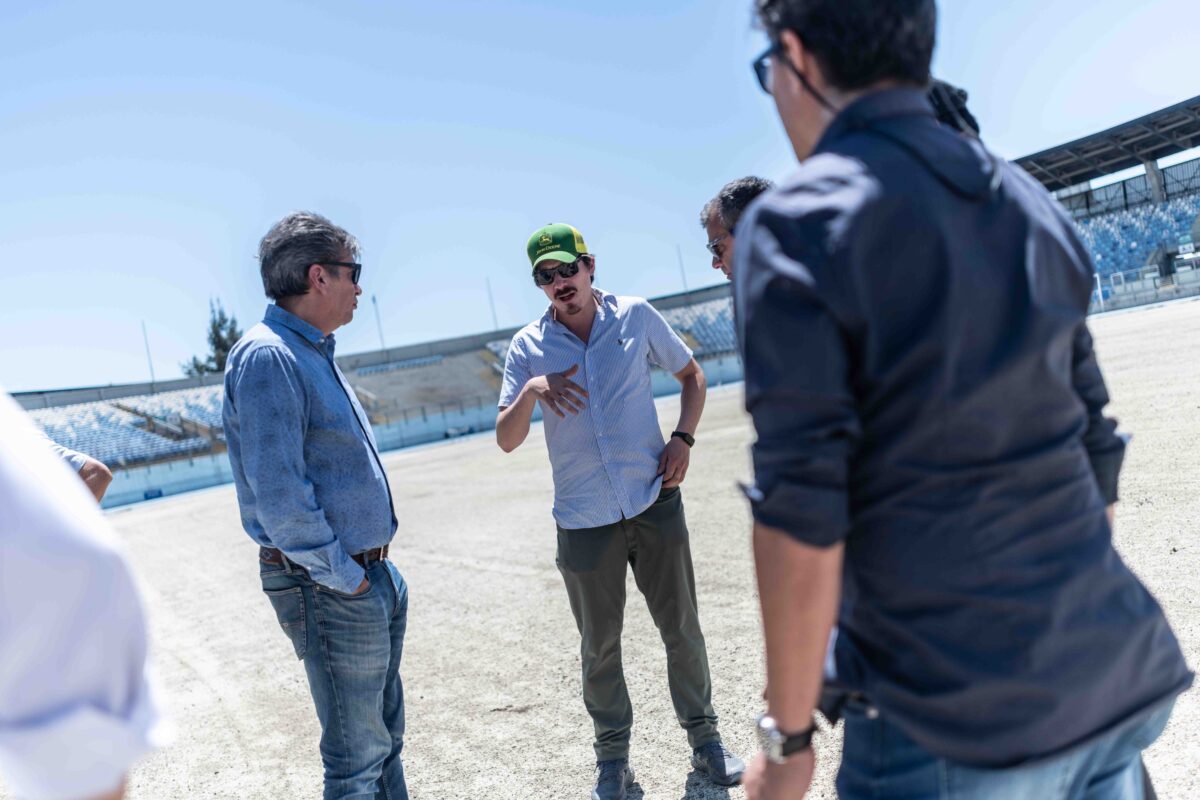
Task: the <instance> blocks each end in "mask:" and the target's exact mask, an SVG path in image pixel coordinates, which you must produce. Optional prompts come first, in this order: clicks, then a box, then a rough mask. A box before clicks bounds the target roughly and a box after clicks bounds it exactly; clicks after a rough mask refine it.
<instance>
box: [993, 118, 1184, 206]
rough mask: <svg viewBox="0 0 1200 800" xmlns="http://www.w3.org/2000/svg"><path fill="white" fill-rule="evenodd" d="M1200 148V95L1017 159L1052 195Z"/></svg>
mask: <svg viewBox="0 0 1200 800" xmlns="http://www.w3.org/2000/svg"><path fill="white" fill-rule="evenodd" d="M1193 147H1200V96H1197V97H1193V98H1192V99H1191V100H1184V101H1183V102H1182V103H1176V104H1175V105H1173V106H1169V107H1167V108H1164V109H1162V110H1161V111H1155V112H1154V113H1152V114H1147V115H1146V116H1144V117H1139V118H1138V119H1135V120H1132V121H1130V122H1125V123H1122V124H1120V125H1117V126H1116V127H1114V128H1109V129H1108V130H1106V131H1102V132H1100V133H1093V134H1092V135H1091V136H1085V137H1083V138H1082V139H1076V140H1075V141H1073V142H1068V143H1067V144H1061V145H1059V146H1057V147H1051V148H1050V149H1049V150H1043V151H1042V152H1040V153H1034V154H1033V155H1030V156H1025V157H1024V158H1019V159H1017V164H1019V165H1020V166H1021V167H1022V168H1024V170H1025V171H1026V172H1028V173H1029V174H1030V175H1032V176H1033V177H1035V178H1037V179H1038V180H1039V181H1041V182H1042V185H1044V186H1045V187H1046V188H1047V189H1049V190H1050V191H1052V192H1053V191H1057V190H1058V189H1067V188H1070V187H1072V186H1076V185H1078V184H1081V183H1084V182H1085V181H1090V180H1093V179H1094V178H1103V177H1104V176H1106V175H1111V174H1113V173H1114V172H1120V171H1121V170H1123V169H1128V168H1130V167H1137V166H1141V165H1142V164H1144V163H1145V162H1147V161H1156V160H1157V159H1160V158H1165V157H1166V156H1169V155H1174V154H1175V153H1179V152H1182V151H1184V150H1190V149H1191V148H1193Z"/></svg>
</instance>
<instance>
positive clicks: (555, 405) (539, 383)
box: [528, 364, 588, 417]
mask: <svg viewBox="0 0 1200 800" xmlns="http://www.w3.org/2000/svg"><path fill="white" fill-rule="evenodd" d="M578 371H579V365H578V364H576V365H575V366H573V367H571V368H570V369H568V370H566V371H565V372H551V373H550V374H549V375H543V376H541V377H538V378H533V379H531V380H530V381H529V384H528V387H529V391H531V392H533V394H534V396H535V397H537V399H539V400H541V401H542V402H543V403H545V404H546V407H547V408H549V409H550V410H551V411H553V412H554V413H555V414H558V415H559V416H560V417H565V416H566V414H564V413H563V411H562V410H563V409H566V410H567V411H570V412H571V413H572V414H578V413H579V412H580V411H582V410H583V408H584V405H586V404H585V403H584V399H583V398H585V397H587V396H588V393H587V390H586V389H584V388H583V387H582V386H580V385H579V384H577V383H576V382H575V381H573V380H571V376H572V375H574V374H575V373H576V372H578Z"/></svg>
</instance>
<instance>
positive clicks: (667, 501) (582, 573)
mask: <svg viewBox="0 0 1200 800" xmlns="http://www.w3.org/2000/svg"><path fill="white" fill-rule="evenodd" d="M557 561H558V570H559V572H561V573H562V576H563V580H564V581H565V582H566V585H567V596H568V597H569V598H570V600H571V612H572V613H573V614H574V615H575V624H576V625H577V626H578V628H579V635H580V637H581V639H582V641H581V644H580V655H581V656H582V659H583V702H584V705H585V706H586V707H587V710H588V713H589V714H590V715H591V717H592V722H593V724H594V725H595V729H596V743H595V748H596V760H597V761H605V760H608V759H613V758H625V757H627V756H628V755H629V735H630V731H631V729H632V728H633V706H632V705H631V704H630V702H629V692H628V690H627V689H626V687H625V673H624V671H623V670H622V667H621V627H622V624H623V622H624V614H625V569H626V567H625V565H626V564H628V565H629V566H631V567H633V577H634V580H635V581H636V583H637V587H638V589H639V590H641V592H642V595H643V596H645V598H646V605H647V606H648V607H649V609H650V616H651V617H652V618H653V619H654V624H655V625H656V626H657V627H658V632H659V634H660V635H661V636H662V640H663V644H664V645H666V649H667V682H668V684H669V686H670V690H671V702H672V703H674V705H675V716H676V718H678V720H679V724H680V725H681V726H682V727H683V729H684V730H685V731H687V737H688V743H689V744H691V746H692V747H693V748H695V747H700V746H702V745H705V744H707V743H709V742H712V741H716V740H719V739H720V735H719V734H718V733H717V715H716V712H714V711H713V706H712V681H711V679H710V678H709V672H708V651H707V650H706V649H705V646H704V634H703V633H701V631H700V618H699V614H698V611H697V606H696V578H695V575H694V574H693V571H692V552H691V548H690V547H689V545H688V530H687V522H686V521H685V520H684V516H683V497H682V495H681V494H680V492H679V489H678V488H676V489H667V490H665V491H663V492H662V493H661V494H660V495H659V497H658V500H656V501H655V502H654V504H653V505H651V506H650V508H648V509H646V510H645V511H643V512H642V513H641V514H639V515H637V516H636V517H634V518H633V519H622V520H621V521H619V522H615V523H613V524H612V525H602V526H600V527H598V528H578V529H575V530H564V529H563V528H559V529H558V558H557Z"/></svg>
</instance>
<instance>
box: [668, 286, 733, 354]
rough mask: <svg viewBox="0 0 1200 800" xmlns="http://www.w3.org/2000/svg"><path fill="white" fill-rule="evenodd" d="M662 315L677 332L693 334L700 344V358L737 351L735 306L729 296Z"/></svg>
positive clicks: (683, 307)
mask: <svg viewBox="0 0 1200 800" xmlns="http://www.w3.org/2000/svg"><path fill="white" fill-rule="evenodd" d="M663 316H664V317H665V318H666V320H667V322H668V323H669V324H670V326H671V327H672V328H674V329H675V330H676V331H679V332H680V333H681V334H689V335H690V337H691V339H692V340H693V341H694V342H695V343H696V345H697V346H696V347H695V348H694V349H695V352H696V355H697V356H711V355H717V354H720V353H729V352H732V351H734V350H736V349H737V338H736V335H735V333H734V329H733V304H732V302H731V300H730V298H728V297H722V298H718V299H716V300H705V301H704V302H701V303H695V304H692V305H687V306H680V307H678V308H672V309H668V310H667V311H664V312H663ZM685 338H687V337H686V336H685Z"/></svg>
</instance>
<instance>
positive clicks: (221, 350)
mask: <svg viewBox="0 0 1200 800" xmlns="http://www.w3.org/2000/svg"><path fill="white" fill-rule="evenodd" d="M240 338H242V331H241V330H240V329H239V328H238V324H237V318H236V317H231V316H229V315H227V314H226V313H225V309H224V308H223V307H222V306H221V301H220V300H209V301H208V347H209V350H210V352H209V354H208V358H206V359H204V360H203V361H201V360H200V359H199V358H197V357H196V356H192V360H191V361H190V362H185V363H183V364H180V366H181V367H183V374H184V375H187V376H188V377H192V378H194V377H196V376H197V375H204V374H205V373H208V372H224V371H225V359H226V358H228V357H229V351H230V350H232V349H233V346H234V345H235V344H237V340H238V339H240Z"/></svg>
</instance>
